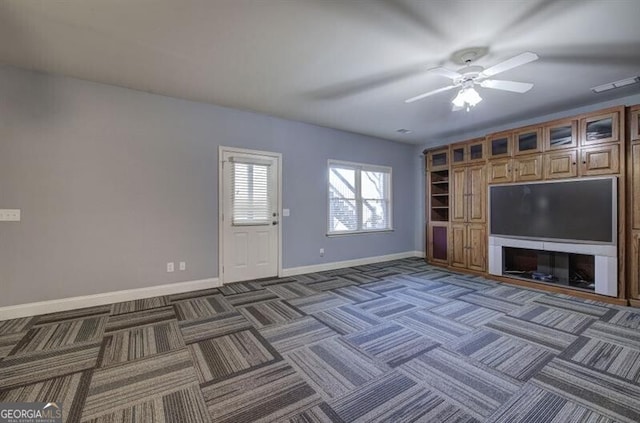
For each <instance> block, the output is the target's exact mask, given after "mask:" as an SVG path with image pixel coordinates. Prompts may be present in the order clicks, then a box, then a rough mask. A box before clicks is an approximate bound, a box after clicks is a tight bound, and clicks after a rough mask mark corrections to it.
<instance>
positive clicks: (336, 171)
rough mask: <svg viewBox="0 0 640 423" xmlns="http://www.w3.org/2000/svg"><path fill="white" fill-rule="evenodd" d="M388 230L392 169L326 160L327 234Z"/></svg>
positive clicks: (389, 224) (389, 227) (389, 225)
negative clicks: (327, 164) (327, 176)
mask: <svg viewBox="0 0 640 423" xmlns="http://www.w3.org/2000/svg"><path fill="white" fill-rule="evenodd" d="M385 230H391V168H390V167H383V166H371V165H364V164H357V163H348V162H338V161H333V160H330V161H329V235H336V234H345V233H357V232H373V231H385Z"/></svg>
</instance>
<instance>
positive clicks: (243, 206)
mask: <svg viewBox="0 0 640 423" xmlns="http://www.w3.org/2000/svg"><path fill="white" fill-rule="evenodd" d="M231 166H232V170H231V172H232V181H233V187H232V189H233V191H232V192H233V196H232V214H233V217H232V218H233V224H234V225H237V226H239V225H268V224H270V223H271V196H270V195H269V179H270V173H271V166H269V165H268V164H261V163H243V162H239V161H232V162H231Z"/></svg>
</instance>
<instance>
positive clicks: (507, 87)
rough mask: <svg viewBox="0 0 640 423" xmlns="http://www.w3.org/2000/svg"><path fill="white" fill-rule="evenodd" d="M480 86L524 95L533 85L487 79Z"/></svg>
mask: <svg viewBox="0 0 640 423" xmlns="http://www.w3.org/2000/svg"><path fill="white" fill-rule="evenodd" d="M480 86H481V87H484V88H493V89H496V90H503V91H511V92H514V93H526V92H527V91H529V90H530V89H531V88H533V84H531V83H529V82H516V81H501V80H499V79H487V80H485V81H482V82H481V83H480Z"/></svg>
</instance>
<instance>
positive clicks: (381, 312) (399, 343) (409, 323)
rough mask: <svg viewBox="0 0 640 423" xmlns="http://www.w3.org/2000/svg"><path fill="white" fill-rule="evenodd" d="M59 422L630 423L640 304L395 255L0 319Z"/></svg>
mask: <svg viewBox="0 0 640 423" xmlns="http://www.w3.org/2000/svg"><path fill="white" fill-rule="evenodd" d="M0 401H1V402H9V401H18V402H19V401H42V402H45V401H46V402H50V401H60V402H62V403H63V408H64V414H65V415H64V416H63V417H64V419H63V421H65V422H74V423H75V422H80V423H82V422H105V423H107V422H108V423H115V422H128V423H134V422H140V423H147V422H158V423H169V422H172V423H191V422H196V423H199V422H216V423H217V422H223V423H231V422H233V423H236V422H239V423H243V422H264V423H282V422H295V423H315V422H317V423H325V422H327V423H328V422H339V423H352V422H362V423H368V422H394V423H395V422H427V423H454V422H456V423H457V422H462V423H467V422H468V423H471V422H491V423H495V422H501V423H506V422H508V423H520V422H524V423H542V422H544V423H547V422H553V423H565V422H575V423H613V422H637V421H640V311H639V310H638V309H633V308H629V307H622V306H615V305H609V304H607V303H604V302H601V301H594V300H583V299H580V298H577V297H573V296H571V295H565V294H553V293H548V292H542V291H539V290H535V289H524V288H520V287H515V286H510V285H506V284H502V283H499V282H495V281H492V280H488V279H485V278H483V277H482V276H471V275H466V274H462V273H459V272H455V271H451V270H449V269H445V268H441V267H438V266H432V265H429V264H426V263H425V262H424V260H421V259H417V258H408V259H401V260H393V261H389V262H376V263H371V264H367V265H364V266H356V267H350V268H343V269H336V270H330V271H326V272H321V273H309V274H303V275H295V276H291V277H285V278H277V277H271V278H264V279H259V280H253V281H247V282H239V283H232V284H227V285H224V286H222V287H216V288H209V289H203V290H199V291H192V292H185V293H180V294H174V295H169V296H160V297H155V298H147V299H141V300H134V301H125V302H121V303H117V304H107V305H101V306H95V307H87V308H82V309H75V310H68V311H61V312H56V313H50V314H46V315H41V316H33V317H25V318H19V319H12V320H5V321H0Z"/></svg>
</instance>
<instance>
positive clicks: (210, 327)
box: [179, 311, 253, 344]
mask: <svg viewBox="0 0 640 423" xmlns="http://www.w3.org/2000/svg"><path fill="white" fill-rule="evenodd" d="M179 324H180V330H181V332H182V338H183V339H184V342H185V343H187V344H191V343H193V342H198V341H201V340H204V339H208V338H214V337H216V336H222V335H228V334H230V333H233V332H238V331H241V330H245V329H251V328H252V327H253V326H252V325H251V323H250V322H249V321H248V320H247V319H246V318H245V317H244V316H243V315H242V314H241V313H239V312H237V311H231V312H228V313H221V314H217V315H215V316H212V317H209V318H207V319H202V320H192V321H184V322H180V323H179Z"/></svg>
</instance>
